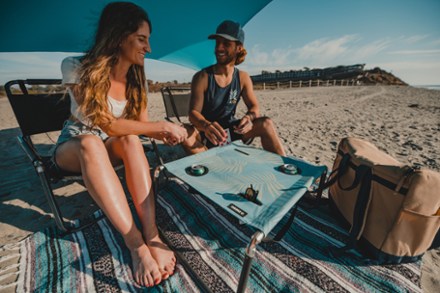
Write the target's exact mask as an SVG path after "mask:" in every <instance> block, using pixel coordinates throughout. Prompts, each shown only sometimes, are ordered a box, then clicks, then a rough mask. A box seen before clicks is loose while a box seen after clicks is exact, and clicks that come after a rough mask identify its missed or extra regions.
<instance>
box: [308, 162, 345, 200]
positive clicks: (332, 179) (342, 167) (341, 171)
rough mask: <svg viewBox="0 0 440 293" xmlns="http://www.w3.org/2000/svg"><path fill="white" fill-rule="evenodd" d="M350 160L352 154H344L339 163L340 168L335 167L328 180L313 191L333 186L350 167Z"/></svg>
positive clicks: (316, 191)
mask: <svg viewBox="0 0 440 293" xmlns="http://www.w3.org/2000/svg"><path fill="white" fill-rule="evenodd" d="M349 162H350V155H349V154H343V155H342V159H341V162H340V163H339V166H338V168H336V169H334V170H333V171H332V172H331V173H330V175H329V176H328V180H327V182H325V183H324V184H323V185H322V186H319V188H318V189H316V190H314V191H313V193H318V192H319V191H321V192H322V191H323V190H325V189H327V188H329V187H330V186H332V185H333V184H334V183H335V182H337V181H339V180H338V179H339V177H341V176H343V175H344V174H345V172H346V171H347V169H348V166H349Z"/></svg>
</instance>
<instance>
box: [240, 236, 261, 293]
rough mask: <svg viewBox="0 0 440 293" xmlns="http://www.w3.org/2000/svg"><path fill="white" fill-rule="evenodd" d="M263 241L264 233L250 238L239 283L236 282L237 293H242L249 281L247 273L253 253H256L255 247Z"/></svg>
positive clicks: (249, 269)
mask: <svg viewBox="0 0 440 293" xmlns="http://www.w3.org/2000/svg"><path fill="white" fill-rule="evenodd" d="M263 239H264V233H263V232H261V231H258V232H256V233H255V234H254V235H253V236H252V238H251V242H250V243H249V245H248V247H247V248H246V256H245V259H244V263H243V268H242V269H241V273H240V281H239V282H238V288H237V292H239V293H241V292H244V290H245V289H246V285H247V282H248V279H249V273H250V271H251V267H252V260H253V259H254V256H255V252H256V251H257V245H258V244H259V243H260V242H261V241H263Z"/></svg>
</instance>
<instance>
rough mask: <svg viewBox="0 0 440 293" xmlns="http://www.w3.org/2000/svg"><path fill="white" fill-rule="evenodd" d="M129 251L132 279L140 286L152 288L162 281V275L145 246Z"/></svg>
mask: <svg viewBox="0 0 440 293" xmlns="http://www.w3.org/2000/svg"><path fill="white" fill-rule="evenodd" d="M129 249H130V254H131V260H132V263H133V270H132V271H133V278H134V280H135V281H136V283H138V284H139V285H141V286H145V287H152V286H154V285H157V284H159V283H160V282H161V281H162V273H161V271H160V270H159V266H158V264H157V262H156V260H155V258H154V257H153V255H152V253H151V251H150V249H149V248H148V247H147V245H145V244H143V245H141V246H139V247H136V248H133V249H131V248H130V247H129Z"/></svg>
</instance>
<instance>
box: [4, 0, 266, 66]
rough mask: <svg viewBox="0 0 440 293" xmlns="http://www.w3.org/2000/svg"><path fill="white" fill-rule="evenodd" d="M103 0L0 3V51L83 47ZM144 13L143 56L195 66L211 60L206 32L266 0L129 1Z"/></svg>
mask: <svg viewBox="0 0 440 293" xmlns="http://www.w3.org/2000/svg"><path fill="white" fill-rule="evenodd" d="M109 2H114V1H108V0H72V1H60V0H39V1H34V0H13V1H2V2H1V4H0V16H1V17H0V36H1V39H2V41H1V42H0V52H78V53H80V52H85V51H87V49H88V48H89V47H90V46H91V44H92V42H93V38H94V34H95V29H96V26H97V22H98V18H99V15H100V13H101V11H102V9H103V7H104V6H105V5H106V4H107V3H109ZM131 2H133V3H135V4H138V5H139V6H142V7H144V9H145V10H146V11H147V13H148V14H149V16H150V18H151V21H152V25H153V34H152V36H151V39H150V41H151V46H152V54H151V55H148V58H152V59H156V60H161V61H166V62H171V63H175V64H179V65H183V66H186V67H189V68H192V69H200V68H202V67H204V66H207V65H209V64H211V63H213V62H214V54H213V50H214V49H213V43H212V41H208V40H207V37H208V35H209V34H212V33H214V32H215V29H216V27H217V25H218V24H219V23H220V22H221V21H223V20H225V19H231V20H234V21H237V22H239V23H241V25H242V26H244V25H245V24H246V23H247V22H248V21H249V20H250V19H251V18H252V17H253V16H254V15H255V14H257V13H258V12H259V11H260V10H261V9H262V8H264V7H265V6H266V5H267V4H268V3H269V2H271V0H240V1H235V0H223V1H206V0H186V1H184V0H182V1H177V0H174V1H173V0H160V1H159V0H132V1H131Z"/></svg>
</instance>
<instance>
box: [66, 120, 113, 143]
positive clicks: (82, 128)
mask: <svg viewBox="0 0 440 293" xmlns="http://www.w3.org/2000/svg"><path fill="white" fill-rule="evenodd" d="M84 134H92V135H96V136H98V137H100V138H101V139H102V140H103V141H106V140H107V139H108V138H109V136H108V135H107V134H106V133H105V132H104V131H102V130H101V129H99V128H90V127H89V126H87V125H85V124H83V123H81V122H79V121H72V120H67V121H66V122H64V125H63V129H62V130H61V134H60V136H59V137H58V140H57V147H58V146H59V145H60V144H62V143H65V142H66V141H68V140H70V139H72V138H74V137H76V136H78V135H84Z"/></svg>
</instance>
